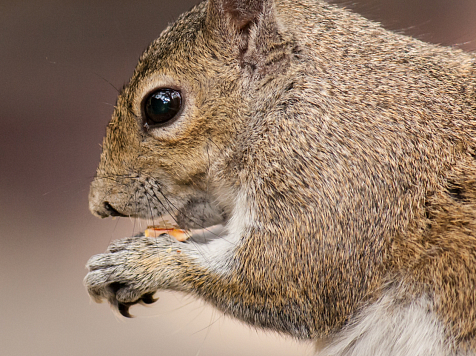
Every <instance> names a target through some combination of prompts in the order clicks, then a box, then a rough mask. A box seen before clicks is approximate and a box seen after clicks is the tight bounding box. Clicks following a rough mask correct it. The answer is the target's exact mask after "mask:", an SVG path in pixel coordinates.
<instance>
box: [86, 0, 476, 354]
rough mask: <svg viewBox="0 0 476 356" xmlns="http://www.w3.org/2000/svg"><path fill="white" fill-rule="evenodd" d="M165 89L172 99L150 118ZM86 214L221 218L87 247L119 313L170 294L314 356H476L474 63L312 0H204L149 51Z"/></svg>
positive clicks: (125, 95) (99, 284) (121, 106)
mask: <svg viewBox="0 0 476 356" xmlns="http://www.w3.org/2000/svg"><path fill="white" fill-rule="evenodd" d="M158 88H172V89H176V90H180V92H181V93H182V97H183V107H182V110H181V112H180V113H179V114H178V117H177V118H176V119H174V121H173V122H171V123H170V124H168V125H166V126H163V127H152V128H147V127H144V124H143V112H142V106H141V105H142V104H141V103H142V101H143V100H144V97H146V96H147V95H148V94H149V93H151V92H153V91H154V90H157V89H158ZM90 208H91V211H92V212H93V213H94V214H96V215H98V216H101V217H106V216H109V215H121V216H131V217H138V218H145V219H150V220H156V221H160V216H162V215H164V214H166V213H171V214H172V215H173V216H174V217H175V218H176V220H177V222H178V224H179V225H180V226H181V227H183V228H202V227H210V226H212V225H215V224H223V225H224V227H225V228H224V232H222V233H221V234H220V235H218V236H217V235H216V234H215V235H213V236H211V237H209V238H205V239H199V238H198V237H195V236H194V237H192V238H191V239H190V240H188V241H187V242H185V243H180V242H178V241H175V240H174V239H172V238H170V237H168V236H162V237H159V238H147V237H135V238H128V239H124V240H119V241H116V242H113V243H112V245H111V246H110V247H109V249H108V251H107V252H106V253H104V254H100V255H97V256H94V257H92V258H91V260H90V261H89V263H88V267H89V269H90V272H89V274H88V275H87V277H86V279H85V283H86V286H87V288H88V291H89V293H90V294H91V296H93V297H94V298H95V299H96V300H98V301H99V300H101V299H103V298H104V299H107V300H108V301H109V302H110V303H111V304H112V305H113V306H115V307H117V308H119V310H120V311H121V312H122V313H124V314H126V315H127V309H128V306H130V305H132V304H134V303H137V302H140V301H143V302H152V301H153V298H152V295H153V293H154V292H155V291H157V290H159V289H166V288H167V289H173V290H178V291H182V292H185V293H189V294H194V295H196V296H198V297H200V298H203V299H204V300H206V301H208V302H210V303H211V304H213V305H215V306H216V307H217V308H218V309H220V310H222V311H223V312H225V313H227V314H229V315H232V316H234V317H236V318H239V319H241V320H244V321H245V322H247V323H249V324H252V325H255V326H259V327H263V328H269V329H273V330H276V331H279V332H283V333H287V334H291V335H293V336H295V337H297V338H302V339H314V340H318V339H322V340H324V341H323V345H324V348H323V350H322V354H324V355H327V354H328V355H429V354H431V355H474V354H475V353H476V57H475V56H474V55H472V54H468V53H464V52H462V51H460V50H456V49H450V48H445V47H439V46H436V45H430V44H425V43H422V42H420V41H418V40H415V39H412V38H409V37H405V36H402V35H398V34H395V33H392V32H389V31H387V30H385V29H383V28H381V27H380V26H379V25H378V24H376V23H373V22H370V21H368V20H366V19H364V18H362V17H360V16H359V15H356V14H353V13H350V12H348V11H346V10H343V9H339V8H336V7H334V6H331V5H328V4H326V3H324V2H322V1H321V0H300V1H291V0H276V1H271V0H260V1H249V0H248V1H243V0H242V1H240V0H234V1H232V0H209V1H208V2H204V3H202V4H200V5H198V6H196V7H195V8H194V9H192V10H191V11H190V12H189V13H186V14H184V15H182V16H181V17H180V18H179V19H178V21H177V22H176V23H175V24H173V25H171V26H170V27H168V28H167V29H166V30H165V31H164V32H163V33H162V34H161V36H160V37H159V38H158V39H157V40H156V41H154V42H153V43H152V44H151V45H150V47H149V48H148V49H147V50H146V52H145V53H144V54H143V55H142V57H141V58H140V61H139V64H138V66H137V68H136V70H135V72H134V75H133V76H132V78H131V80H130V83H129V84H128V85H127V86H126V87H125V88H124V90H123V92H122V93H121V95H120V96H119V99H118V102H117V105H116V110H115V113H114V117H113V119H112V121H111V122H110V124H109V126H108V129H107V136H106V138H105V140H104V145H103V153H102V156H101V162H100V164H99V168H98V171H97V177H96V179H95V180H94V182H93V183H92V186H91V194H90ZM417 336H421V339H419V337H417ZM423 339H424V340H423Z"/></svg>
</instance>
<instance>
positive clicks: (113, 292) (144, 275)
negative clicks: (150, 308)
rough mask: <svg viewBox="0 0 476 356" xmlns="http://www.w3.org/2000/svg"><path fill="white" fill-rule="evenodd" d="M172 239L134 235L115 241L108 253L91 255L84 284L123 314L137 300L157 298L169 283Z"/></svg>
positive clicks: (90, 292) (125, 314)
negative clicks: (157, 294) (156, 295)
mask: <svg viewBox="0 0 476 356" xmlns="http://www.w3.org/2000/svg"><path fill="white" fill-rule="evenodd" d="M173 243H174V242H173V241H172V239H171V238H170V237H169V236H167V235H165V236H161V237H160V238H151V237H131V238H126V239H121V240H117V241H114V242H113V243H112V244H111V245H110V246H109V247H108V249H107V251H106V253H102V254H99V255H95V256H93V257H91V258H90V260H89V261H88V263H87V265H86V267H87V268H88V269H89V273H88V274H87V275H86V277H85V279H84V284H85V286H86V288H87V290H88V293H89V295H90V296H91V297H92V298H93V299H94V300H95V301H96V302H101V301H102V299H106V300H107V301H108V302H109V303H110V304H111V306H112V307H113V308H115V309H117V310H118V311H119V312H120V313H121V314H122V315H123V316H126V317H130V316H131V315H130V314H129V307H130V306H131V305H134V304H136V303H140V302H142V303H145V304H150V303H153V302H155V301H156V300H155V299H154V297H153V295H154V293H155V292H156V291H157V290H158V289H159V288H162V287H166V286H167V279H168V278H170V277H168V276H170V275H171V273H169V272H170V271H167V267H170V266H171V265H172V264H173V263H171V261H170V259H171V256H170V255H171V254H170V250H171V246H172V245H173Z"/></svg>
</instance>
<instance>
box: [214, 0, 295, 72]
mask: <svg viewBox="0 0 476 356" xmlns="http://www.w3.org/2000/svg"><path fill="white" fill-rule="evenodd" d="M207 23H208V27H209V28H211V29H212V31H214V32H215V34H217V35H218V36H219V37H221V38H222V39H223V40H224V41H225V42H226V43H227V46H232V47H234V48H237V50H238V52H237V53H238V55H239V58H240V60H241V63H242V65H249V66H250V67H251V68H253V69H259V71H260V73H265V72H266V71H270V70H278V65H279V63H278V62H283V60H284V59H286V58H287V56H286V55H285V54H284V53H283V55H278V53H277V52H279V51H285V50H286V47H287V46H286V40H285V39H284V37H283V33H279V32H280V31H278V27H279V26H278V23H277V21H276V13H275V6H274V1H273V0H209V2H208V13H207ZM271 49H273V51H274V52H276V53H274V54H275V55H274V56H273V57H274V58H278V59H279V60H274V59H273V60H270V58H268V57H269V52H270V51H271ZM271 62H272V63H273V67H274V68H271V67H270V66H269V65H267V63H271Z"/></svg>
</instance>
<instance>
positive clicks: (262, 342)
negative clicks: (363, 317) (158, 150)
mask: <svg viewBox="0 0 476 356" xmlns="http://www.w3.org/2000/svg"><path fill="white" fill-rule="evenodd" d="M197 2H198V1H191V0H190V1H186V0H175V1H173V2H172V1H160V0H159V1H147V0H136V1H117V0H116V1H88V0H82V1H74V0H69V1H68V0H66V1H65V0H62V1H59V0H58V1H54V0H35V1H32V0H23V1H19V0H12V1H8V0H0V238H1V240H0V302H1V307H2V308H3V310H2V313H1V314H2V317H1V319H0V354H1V355H4V356H20V355H22V356H23V355H48V356H56V355H140V354H148V355H192V356H195V355H210V356H214V355H276V356H279V355H298V354H301V355H311V354H312V346H311V345H309V344H302V343H299V344H298V343H296V342H295V341H293V340H292V339H290V338H287V337H282V336H280V335H276V334H273V333H270V332H263V331H257V330H254V329H251V328H249V327H248V326H245V325H243V324H241V323H239V322H237V321H235V320H231V319H230V318H228V317H225V316H223V315H222V314H221V313H220V312H218V311H216V310H214V309H213V308H211V307H209V306H206V305H205V304H203V303H202V302H200V301H196V300H194V299H192V298H190V297H186V296H183V295H180V294H177V293H167V292H162V293H159V294H158V296H159V298H160V300H159V301H158V302H157V303H156V304H154V305H153V306H151V307H147V308H146V307H133V308H132V309H131V312H132V313H133V314H134V315H136V317H135V318H134V319H130V320H129V319H127V320H126V319H124V318H119V317H117V316H115V315H114V314H113V313H112V312H111V310H110V309H109V307H108V306H107V305H106V304H95V303H92V302H90V300H89V297H88V295H87V293H86V291H85V289H84V287H83V285H82V280H83V278H84V276H85V274H86V270H85V268H84V265H85V263H86V261H87V260H88V259H89V257H90V256H92V255H93V254H96V253H100V252H103V251H104V250H105V249H106V248H107V246H108V244H109V243H110V242H111V241H112V240H114V239H117V238H121V237H124V236H128V235H130V234H131V233H132V231H133V222H132V221H129V220H128V219H116V220H112V219H106V220H100V219H96V218H94V217H93V216H92V215H91V214H90V213H89V211H88V204H87V197H88V189H89V187H88V186H89V182H90V181H91V178H92V176H93V175H94V172H95V168H96V165H97V163H98V160H99V154H100V147H99V144H100V143H101V142H102V137H103V135H104V133H105V126H106V124H107V122H108V121H109V118H110V116H111V114H112V111H113V105H114V103H115V100H116V95H117V91H116V89H115V88H120V87H121V86H122V85H123V84H124V83H126V82H127V80H128V78H129V76H130V75H131V74H132V71H133V68H134V66H135V63H136V61H137V59H138V56H139V55H140V54H141V52H142V51H143V50H144V49H145V48H146V46H147V45H148V43H149V42H150V41H152V40H153V39H155V38H156V37H157V36H158V35H159V34H160V32H161V31H162V29H164V27H165V26H166V25H167V23H169V22H172V21H174V19H176V17H177V16H178V15H179V14H180V13H181V12H183V11H186V10H188V9H189V8H190V7H191V6H192V5H194V4H196V3H197ZM334 2H336V3H340V4H341V5H343V6H347V7H349V8H351V9H353V10H354V11H357V12H360V13H362V14H364V15H365V16H367V17H369V18H372V19H374V20H377V21H380V22H382V23H383V24H384V26H386V27H387V28H390V29H393V30H398V31H400V32H403V33H407V34H411V35H413V36H416V37H418V38H420V39H423V40H425V41H429V42H434V43H442V44H445V45H453V46H456V47H459V48H463V49H466V50H470V51H472V50H476V1H474V0H353V1H352V2H342V1H334Z"/></svg>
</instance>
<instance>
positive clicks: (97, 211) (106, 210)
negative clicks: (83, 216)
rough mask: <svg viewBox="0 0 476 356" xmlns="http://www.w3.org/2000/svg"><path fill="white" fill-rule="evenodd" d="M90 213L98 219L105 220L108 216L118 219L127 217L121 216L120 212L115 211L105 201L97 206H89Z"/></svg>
mask: <svg viewBox="0 0 476 356" xmlns="http://www.w3.org/2000/svg"><path fill="white" fill-rule="evenodd" d="M90 210H91V212H92V213H93V214H94V215H96V216H98V217H100V218H107V217H109V216H119V217H127V215H124V214H122V213H121V212H119V211H117V210H116V209H115V208H114V207H113V206H112V205H111V204H109V202H107V201H105V202H103V203H102V204H99V205H98V206H90Z"/></svg>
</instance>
